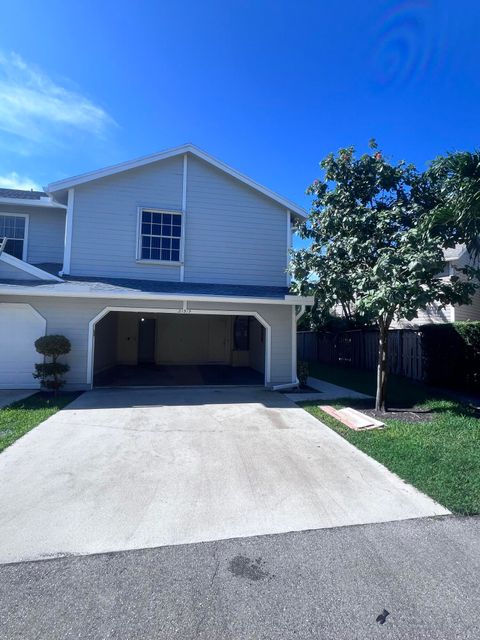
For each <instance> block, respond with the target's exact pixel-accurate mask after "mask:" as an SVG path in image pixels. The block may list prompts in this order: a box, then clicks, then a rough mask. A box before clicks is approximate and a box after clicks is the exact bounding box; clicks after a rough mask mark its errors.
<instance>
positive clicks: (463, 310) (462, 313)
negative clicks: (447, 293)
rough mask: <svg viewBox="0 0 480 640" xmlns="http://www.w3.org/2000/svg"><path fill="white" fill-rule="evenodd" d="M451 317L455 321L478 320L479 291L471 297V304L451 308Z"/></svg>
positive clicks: (479, 316) (479, 310)
mask: <svg viewBox="0 0 480 640" xmlns="http://www.w3.org/2000/svg"><path fill="white" fill-rule="evenodd" d="M453 316H454V317H453V319H454V320H455V321H461V320H463V321H466V320H480V293H479V292H478V291H477V293H476V294H475V295H474V296H473V298H472V304H464V305H461V306H459V307H454V309H453Z"/></svg>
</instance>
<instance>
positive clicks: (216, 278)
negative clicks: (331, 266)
mask: <svg viewBox="0 0 480 640" xmlns="http://www.w3.org/2000/svg"><path fill="white" fill-rule="evenodd" d="M187 176H188V177H187V218H186V235H185V281H186V282H218V283H230V284H255V285H264V286H269V285H270V286H280V287H281V286H286V274H285V270H286V267H287V214H286V209H284V208H282V207H281V206H280V205H277V204H276V203H274V202H273V201H271V200H269V199H268V198H266V197H265V196H263V195H262V194H260V193H258V192H256V191H254V190H253V189H251V188H250V187H247V186H246V185H243V184H242V183H241V182H239V181H238V180H235V179H234V178H233V177H231V176H229V175H226V174H225V173H223V172H222V171H220V170H218V169H216V168H215V167H212V166H211V165H209V164H207V163H206V162H203V161H202V160H200V159H198V158H195V157H192V156H189V157H188V172H187Z"/></svg>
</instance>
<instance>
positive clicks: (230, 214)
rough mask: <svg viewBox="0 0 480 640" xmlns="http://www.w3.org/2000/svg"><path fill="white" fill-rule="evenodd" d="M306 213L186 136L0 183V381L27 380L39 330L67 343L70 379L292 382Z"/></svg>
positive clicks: (77, 382) (76, 382) (85, 382)
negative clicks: (150, 151)
mask: <svg viewBox="0 0 480 640" xmlns="http://www.w3.org/2000/svg"><path fill="white" fill-rule="evenodd" d="M304 216H305V212H304V211H303V209H301V208H300V207H299V206H297V205H295V204H294V203H292V202H290V201H288V200H287V199H285V198H283V197H282V196H280V195H277V194H276V193H274V192H272V191H270V190H269V189H267V188H265V187H263V186H261V185H259V184H257V183H256V182H254V181H253V180H251V179H250V178H248V177H246V176H245V175H243V174H241V173H239V172H238V171H236V170H235V169H232V168H231V167H229V166H227V165H226V164H224V163H223V162H220V161H219V160H216V159H215V158H213V157H212V156H210V155H208V154H207V153H205V152H203V151H201V150H200V149H198V148H197V147H195V146H193V145H190V144H187V145H183V146H180V147H177V148H174V149H170V150H168V151H164V152H162V153H157V154H154V155H151V156H148V157H143V158H139V159H137V160H133V161H129V162H125V163H122V164H118V165H115V166H111V167H108V168H105V169H101V170H98V171H92V172H90V173H86V174H83V175H79V176H75V177H73V178H68V179H64V180H60V181H58V182H54V183H52V184H50V185H49V186H48V187H47V188H46V193H42V192H35V191H15V190H14V191H12V190H6V189H2V190H0V248H1V246H2V244H3V245H4V248H3V251H2V253H1V254H0V348H1V353H2V358H1V360H0V388H31V387H32V388H34V387H35V386H36V381H35V380H34V379H33V377H32V371H33V369H34V363H35V362H38V361H39V355H38V354H37V353H36V351H35V349H34V346H33V343H34V341H35V339H36V338H38V337H39V336H41V335H44V334H46V333H48V334H63V335H65V336H66V337H67V338H69V340H70V341H71V344H72V350H71V352H70V354H68V356H66V357H65V361H66V362H67V363H68V364H69V365H70V371H69V373H68V375H67V384H68V387H70V388H78V389H88V388H91V387H92V386H96V385H109V386H110V385H133V386H135V385H142V386H143V385H146V386H150V385H153V386H157V385H162V384H174V385H177V384H178V385H182V384H186V385H189V384H209V383H210V384H218V383H225V384H262V385H265V386H266V387H268V388H277V387H279V386H280V387H281V386H283V385H289V386H291V385H294V384H296V382H297V373H296V326H297V318H298V317H299V315H301V314H302V312H303V311H304V310H305V306H306V305H309V304H311V303H312V300H311V299H310V298H306V297H298V296H294V295H291V294H290V293H289V279H288V275H287V273H286V268H287V264H288V254H289V250H290V244H291V237H292V230H293V228H294V226H295V224H296V223H297V222H298V221H300V220H301V219H303V218H304ZM2 237H3V238H5V239H6V240H4V241H3V243H2Z"/></svg>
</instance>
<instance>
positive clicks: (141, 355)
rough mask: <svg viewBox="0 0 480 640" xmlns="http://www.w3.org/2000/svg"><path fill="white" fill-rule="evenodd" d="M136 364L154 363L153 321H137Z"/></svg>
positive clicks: (148, 319)
mask: <svg viewBox="0 0 480 640" xmlns="http://www.w3.org/2000/svg"><path fill="white" fill-rule="evenodd" d="M138 362H139V363H142V362H143V363H147V362H155V319H154V318H141V319H140V320H139V321H138Z"/></svg>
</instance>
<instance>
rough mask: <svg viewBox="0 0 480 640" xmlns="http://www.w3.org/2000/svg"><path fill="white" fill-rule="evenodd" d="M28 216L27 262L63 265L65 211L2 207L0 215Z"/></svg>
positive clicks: (11, 206) (0, 206) (16, 206)
mask: <svg viewBox="0 0 480 640" xmlns="http://www.w3.org/2000/svg"><path fill="white" fill-rule="evenodd" d="M2 213H4V214H9V213H10V214H12V215H15V214H19V213H21V214H28V216H29V224H28V246H27V262H29V263H30V264H41V263H44V262H54V263H58V264H63V248H64V242H65V210H64V209H51V208H48V207H45V208H44V207H28V206H27V207H22V206H19V205H15V206H13V205H5V204H1V205H0V215H1V214H2Z"/></svg>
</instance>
